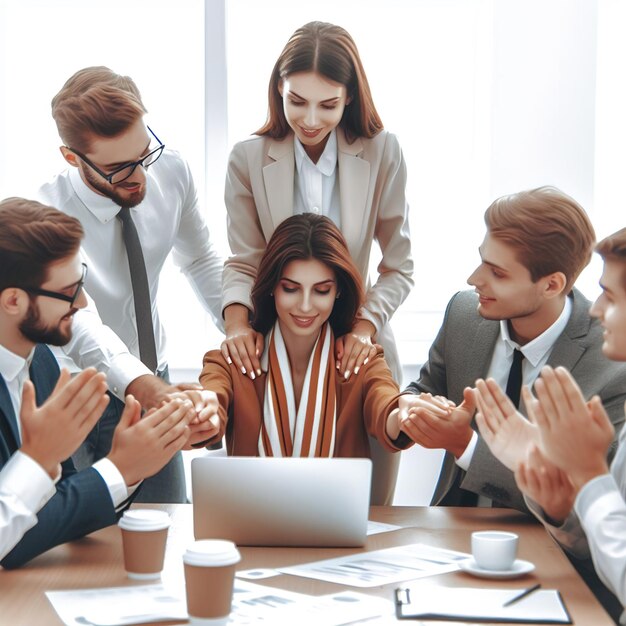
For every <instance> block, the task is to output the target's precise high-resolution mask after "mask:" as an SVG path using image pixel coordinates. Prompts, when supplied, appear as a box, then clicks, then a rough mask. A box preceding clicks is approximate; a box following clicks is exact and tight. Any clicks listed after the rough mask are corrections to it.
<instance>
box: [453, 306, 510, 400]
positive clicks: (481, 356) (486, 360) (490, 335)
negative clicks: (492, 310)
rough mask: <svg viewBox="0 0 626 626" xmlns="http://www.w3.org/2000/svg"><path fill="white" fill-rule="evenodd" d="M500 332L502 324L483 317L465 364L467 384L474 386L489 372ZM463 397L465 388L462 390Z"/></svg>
mask: <svg viewBox="0 0 626 626" xmlns="http://www.w3.org/2000/svg"><path fill="white" fill-rule="evenodd" d="M499 334H500V325H499V323H498V322H494V321H493V320H486V319H483V318H481V320H480V321H479V323H478V328H477V329H476V334H475V335H474V342H473V345H472V349H471V351H470V352H469V353H468V360H467V362H466V363H465V364H464V370H465V372H467V377H465V376H463V379H464V380H467V384H468V385H470V386H472V387H473V386H474V383H475V382H476V379H477V378H485V377H486V376H487V374H488V373H489V366H490V365H491V359H492V357H493V350H494V345H495V343H496V340H497V339H498V335H499ZM460 392H461V398H462V397H463V390H460Z"/></svg>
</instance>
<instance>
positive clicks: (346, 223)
mask: <svg viewBox="0 0 626 626" xmlns="http://www.w3.org/2000/svg"><path fill="white" fill-rule="evenodd" d="M362 153H363V141H362V140H361V139H360V138H358V139H357V140H356V141H355V142H354V143H352V144H348V142H347V141H346V138H345V136H344V134H343V132H342V131H341V130H340V129H337V164H338V169H339V198H340V202H341V232H342V233H343V235H344V237H345V238H346V241H347V242H348V247H349V248H350V249H351V250H352V251H353V254H354V251H355V250H358V249H359V248H360V246H361V244H362V242H363V237H362V232H363V229H364V228H365V227H366V225H367V224H368V223H369V221H370V220H369V216H368V215H367V214H366V213H367V194H368V191H369V187H370V163H369V161H367V160H366V159H363V158H361V157H360V155H361V154H362Z"/></svg>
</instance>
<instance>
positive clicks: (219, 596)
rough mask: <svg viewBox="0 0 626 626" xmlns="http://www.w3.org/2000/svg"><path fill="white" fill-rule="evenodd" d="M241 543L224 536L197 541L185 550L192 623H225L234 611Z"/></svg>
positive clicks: (190, 621)
mask: <svg viewBox="0 0 626 626" xmlns="http://www.w3.org/2000/svg"><path fill="white" fill-rule="evenodd" d="M240 560H241V555H240V554H239V550H237V546H236V545H235V544H234V543H233V542H232V541H226V540H223V539H202V540H200V541H194V542H193V543H192V544H190V545H189V547H188V548H187V550H186V551H185V553H184V554H183V564H184V567H185V586H186V591H187V612H188V613H189V623H190V624H195V625H197V626H200V625H203V626H221V625H222V624H226V623H227V622H228V615H229V614H230V609H231V604H232V598H233V584H234V580H235V567H236V565H237V563H239V561H240Z"/></svg>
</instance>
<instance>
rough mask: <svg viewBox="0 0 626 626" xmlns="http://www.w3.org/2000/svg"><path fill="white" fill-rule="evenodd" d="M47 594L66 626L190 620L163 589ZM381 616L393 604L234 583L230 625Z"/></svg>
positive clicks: (311, 623) (330, 625)
mask: <svg viewBox="0 0 626 626" xmlns="http://www.w3.org/2000/svg"><path fill="white" fill-rule="evenodd" d="M46 595H47V596H48V599H49V600H50V602H51V604H52V606H53V607H54V609H55V610H56V612H57V613H58V615H59V617H60V618H61V619H62V620H63V623H64V624H66V625H67V626H126V625H129V624H143V623H147V622H155V621H161V620H180V621H182V622H186V621H187V619H188V618H187V607H186V603H185V599H184V597H183V598H181V597H180V596H177V595H176V594H172V593H170V592H169V590H168V589H166V588H165V587H164V586H163V585H138V586H129V587H110V588H104V589H77V590H72V591H48V592H46ZM139 609H140V610H139ZM378 616H386V617H391V616H393V603H392V602H391V601H389V600H386V599H384V598H379V597H370V596H366V595H364V594H359V593H354V592H342V593H337V594H332V595H326V596H308V595H305V594H300V593H295V592H292V591H285V590H283V589H276V588H273V587H264V586H262V585H255V584H253V583H249V582H246V581H241V580H235V588H234V591H233V606H232V611H231V615H230V619H229V621H228V624H229V625H232V626H293V624H298V626H318V624H325V625H326V626H343V625H345V624H352V623H357V622H361V621H363V620H369V618H373V617H378Z"/></svg>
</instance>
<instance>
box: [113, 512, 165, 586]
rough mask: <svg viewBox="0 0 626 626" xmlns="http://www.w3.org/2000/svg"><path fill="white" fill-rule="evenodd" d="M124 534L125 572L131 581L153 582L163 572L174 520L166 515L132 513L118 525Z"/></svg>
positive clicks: (127, 514)
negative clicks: (169, 532)
mask: <svg viewBox="0 0 626 626" xmlns="http://www.w3.org/2000/svg"><path fill="white" fill-rule="evenodd" d="M118 526H119V527H120V528H121V530H122V545H123V548H124V568H125V569H126V574H127V575H128V577H129V578H133V579H136V580H151V579H154V578H159V576H160V575H161V571H162V570H163V560H164V558H165V543H166V542H167V530H168V528H169V526H170V516H169V515H168V514H167V513H166V512H165V511H155V510H152V509H130V510H127V511H124V515H123V516H122V518H121V519H120V521H119V522H118Z"/></svg>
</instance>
